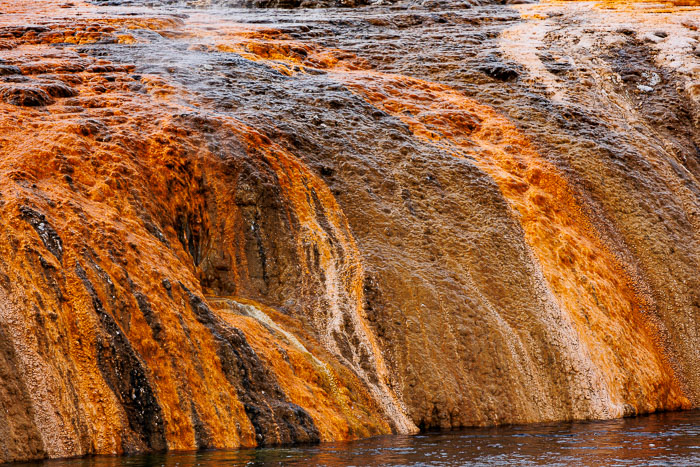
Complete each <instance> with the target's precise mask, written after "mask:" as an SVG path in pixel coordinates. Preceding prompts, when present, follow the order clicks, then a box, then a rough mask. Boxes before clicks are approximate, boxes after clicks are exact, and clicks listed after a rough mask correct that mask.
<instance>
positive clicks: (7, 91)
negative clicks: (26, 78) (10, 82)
mask: <svg viewBox="0 0 700 467" xmlns="http://www.w3.org/2000/svg"><path fill="white" fill-rule="evenodd" d="M0 99H2V100H3V101H4V102H7V103H8V104H12V105H19V106H25V107H42V106H45V105H51V104H53V102H54V101H53V99H52V98H51V96H50V95H49V94H48V93H47V92H46V91H44V90H43V89H41V88H40V87H38V86H33V85H14V86H5V87H3V88H0Z"/></svg>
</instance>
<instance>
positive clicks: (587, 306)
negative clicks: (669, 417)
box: [336, 72, 690, 417]
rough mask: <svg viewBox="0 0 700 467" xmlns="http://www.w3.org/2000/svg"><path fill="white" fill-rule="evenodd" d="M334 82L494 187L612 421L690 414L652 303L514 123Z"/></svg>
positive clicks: (434, 96)
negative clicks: (601, 388)
mask: <svg viewBox="0 0 700 467" xmlns="http://www.w3.org/2000/svg"><path fill="white" fill-rule="evenodd" d="M336 76H337V79H338V80H339V81H342V82H344V83H345V84H347V85H348V86H349V87H350V88H351V89H353V90H354V91H355V92H357V93H358V94H360V95H362V96H364V97H365V98H366V99H367V100H368V101H369V102H370V103H372V104H373V105H375V106H377V107H379V108H380V109H383V110H385V111H387V112H388V113H390V114H392V115H394V116H397V117H398V118H400V119H401V120H402V121H403V122H404V123H406V124H407V125H408V126H409V127H410V128H411V130H412V132H413V133H414V134H415V135H416V136H418V137H419V138H421V139H423V140H425V141H428V142H430V143H431V144H434V145H436V146H438V147H440V148H441V149H443V150H445V151H447V152H449V153H451V154H453V155H454V156H455V157H464V158H468V159H470V160H473V162H474V163H475V164H476V165H478V166H479V167H480V168H481V169H482V170H484V171H485V172H486V173H488V174H489V175H490V176H491V177H492V178H493V179H494V180H495V181H496V182H497V183H498V185H499V187H500V189H501V192H502V193H503V196H504V197H505V199H506V200H507V201H508V203H509V204H510V205H511V206H512V208H513V209H514V210H515V212H516V213H517V217H518V219H519V221H520V223H521V225H522V228H523V230H524V234H525V239H526V240H527V242H528V244H529V245H530V247H531V248H532V251H533V252H534V254H535V256H536V257H537V259H538V261H539V264H540V266H541V268H542V272H543V274H544V276H545V278H546V280H547V283H548V285H549V288H550V289H551V290H552V292H554V294H555V296H556V297H557V299H558V301H559V304H560V306H561V307H562V308H563V309H564V310H566V311H567V312H568V314H569V315H570V316H571V318H572V319H573V321H574V323H575V325H576V329H577V331H578V334H579V336H580V338H581V340H582V341H583V342H584V343H585V344H586V346H587V348H588V351H589V352H590V354H591V358H592V360H593V362H594V363H595V365H596V367H597V368H598V369H599V371H601V372H602V374H603V376H604V381H605V383H606V385H607V391H608V392H609V394H610V396H611V402H612V406H611V407H609V413H608V416H613V417H617V416H622V415H625V414H630V413H642V412H652V411H656V410H662V409H679V408H688V407H689V406H690V403H689V401H688V399H687V398H686V397H685V395H684V394H683V391H682V390H681V388H680V386H679V384H678V382H677V381H676V380H675V377H674V373H673V370H672V369H671V367H670V366H669V363H668V361H667V360H666V357H665V355H664V353H663V350H661V349H660V344H659V339H658V336H657V331H656V329H655V326H654V324H653V322H652V321H651V318H650V317H645V315H644V313H649V311H650V305H649V303H647V301H646V300H645V298H644V297H643V296H642V295H640V294H639V293H637V292H636V290H635V284H634V281H633V280H632V279H631V278H630V276H629V275H628V274H627V273H626V271H625V269H624V266H623V265H622V264H621V262H620V261H619V260H618V259H617V258H616V256H615V255H614V253H613V252H611V251H610V250H609V249H608V248H607V247H606V245H605V244H604V243H603V240H602V239H601V238H600V236H599V233H598V232H597V231H596V229H595V227H594V225H593V224H592V222H591V221H590V219H589V218H588V216H587V214H586V212H585V208H584V206H583V205H582V204H581V203H580V202H579V201H578V200H577V198H576V196H575V194H574V193H573V191H572V189H571V188H570V186H569V183H568V182H567V181H566V180H565V179H564V178H563V177H562V176H561V175H560V174H559V173H558V170H557V169H555V168H554V167H553V166H552V165H551V164H549V163H548V162H547V161H545V160H544V159H543V158H542V157H541V156H540V155H539V154H538V153H537V152H536V150H535V149H534V148H533V147H532V145H531V143H530V142H529V141H528V139H527V138H526V137H525V136H524V135H522V134H521V133H520V132H519V131H518V130H517V128H516V127H515V126H514V125H513V124H512V123H510V122H509V121H508V120H507V119H506V118H505V117H503V116H501V115H499V114H498V113H496V112H495V111H494V110H493V109H491V108H489V107H487V106H484V105H481V104H479V103H477V102H475V101H473V100H471V99H469V98H467V97H465V96H464V95H462V94H460V93H459V92H457V91H455V90H452V89H450V88H448V87H446V86H442V85H439V84H434V83H429V82H425V81H421V80H417V79H412V78H407V77H403V76H390V75H383V74H379V73H371V72H356V73H352V72H338V73H336ZM647 316H648V315H647Z"/></svg>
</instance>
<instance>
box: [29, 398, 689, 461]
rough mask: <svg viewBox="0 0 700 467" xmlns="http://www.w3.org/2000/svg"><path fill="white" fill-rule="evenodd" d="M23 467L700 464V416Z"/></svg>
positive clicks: (683, 414) (672, 415) (664, 416)
mask: <svg viewBox="0 0 700 467" xmlns="http://www.w3.org/2000/svg"><path fill="white" fill-rule="evenodd" d="M20 465H33V466H36V465H44V466H45V467H87V466H90V467H93V466H94V467H117V466H120V467H121V466H123V467H127V466H128V467H156V466H158V467H160V466H164V467H174V466H203V467H204V466H207V467H209V466H220V465H232V466H233V465H250V466H265V465H271V466H273V465H304V466H306V465H327V466H341V465H342V466H345V465H357V466H360V465H393V466H398V465H410V466H418V465H420V466H431V465H436V466H442V465H450V466H452V465H521V466H522V465H562V466H564V465H610V466H616V465H700V411H697V410H695V411H690V412H680V413H665V414H654V415H649V416H644V417H637V418H627V419H621V420H610V421H596V422H575V423H554V424H542V425H523V426H511V427H494V428H472V429H465V430H459V431H445V432H431V433H424V434H420V435H416V436H380V437H376V438H370V439H364V440H360V441H354V442H345V443H325V444H320V445H315V446H294V447H283V448H261V449H241V450H236V451H204V452H197V453H171V454H156V455H147V456H129V457H91V458H85V459H73V460H63V461H46V462H43V463H39V464H20Z"/></svg>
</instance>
